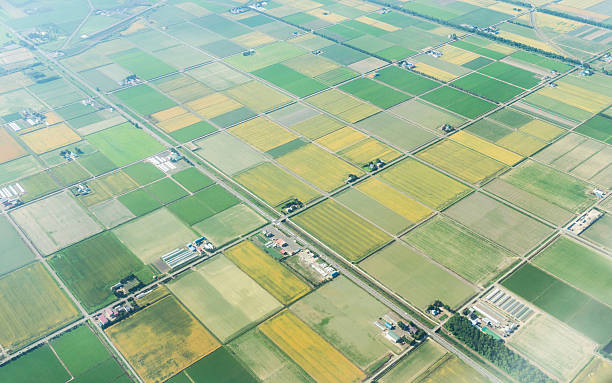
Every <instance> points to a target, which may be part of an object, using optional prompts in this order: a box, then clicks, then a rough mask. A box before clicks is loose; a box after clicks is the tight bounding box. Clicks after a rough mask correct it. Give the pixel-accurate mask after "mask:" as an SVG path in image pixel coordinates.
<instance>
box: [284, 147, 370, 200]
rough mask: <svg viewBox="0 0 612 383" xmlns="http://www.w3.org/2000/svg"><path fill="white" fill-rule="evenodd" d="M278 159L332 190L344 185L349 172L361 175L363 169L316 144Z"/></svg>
mask: <svg viewBox="0 0 612 383" xmlns="http://www.w3.org/2000/svg"><path fill="white" fill-rule="evenodd" d="M277 161H278V162H279V163H280V164H281V165H283V166H285V167H286V168H288V169H289V170H291V171H293V172H294V173H296V174H297V175H299V176H300V177H302V178H304V179H305V180H306V181H308V182H310V183H311V184H313V185H314V186H316V187H318V188H320V189H322V190H324V191H327V192H330V191H332V190H334V189H336V188H338V187H340V186H342V185H343V184H344V183H345V181H346V179H347V177H348V175H349V174H355V175H357V176H361V175H362V174H363V171H361V170H360V169H358V168H356V167H354V166H352V165H350V164H348V163H346V162H344V161H342V160H341V159H339V158H337V157H335V156H334V155H333V154H330V153H329V152H327V151H325V150H323V149H321V148H319V147H317V146H315V145H312V144H310V145H305V146H302V147H301V148H299V149H296V150H294V151H292V152H290V153H288V154H285V155H284V156H281V157H279V158H277Z"/></svg>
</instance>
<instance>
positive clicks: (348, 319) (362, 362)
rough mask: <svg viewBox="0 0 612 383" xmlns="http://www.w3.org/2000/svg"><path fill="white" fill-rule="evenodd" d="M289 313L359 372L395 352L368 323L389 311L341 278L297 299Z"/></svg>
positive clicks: (351, 283)
mask: <svg viewBox="0 0 612 383" xmlns="http://www.w3.org/2000/svg"><path fill="white" fill-rule="evenodd" d="M291 311H293V313H294V314H295V315H297V316H298V317H299V318H300V319H302V320H303V321H304V322H306V324H308V325H309V326H310V327H311V328H312V329H313V330H315V331H316V332H317V333H319V334H320V335H321V336H322V337H323V338H325V339H326V340H327V341H328V342H330V343H331V344H332V345H333V346H335V347H336V348H337V349H338V350H339V351H340V352H342V353H343V354H344V355H346V356H347V357H348V358H349V359H350V360H351V361H352V362H353V363H355V364H356V365H357V366H359V367H360V368H361V369H362V370H366V369H367V368H368V367H370V366H372V365H375V364H376V362H377V361H379V360H381V359H382V358H383V357H384V356H385V355H387V354H388V353H389V352H390V351H395V352H398V351H399V349H398V348H396V347H395V346H394V345H393V344H392V343H390V342H389V341H388V339H385V338H384V337H383V336H382V334H381V331H380V329H379V328H378V327H376V326H374V325H373V324H372V322H373V321H375V320H377V319H378V318H380V317H382V316H383V315H385V314H386V313H387V312H388V311H389V309H388V308H387V307H386V306H385V305H383V304H382V303H380V302H378V301H377V300H376V299H374V298H373V297H372V296H370V295H369V294H368V293H366V292H365V291H364V290H362V289H361V288H359V287H357V285H355V284H353V282H351V281H350V280H348V279H347V278H345V277H338V278H336V279H334V281H333V282H330V283H327V284H325V285H324V286H323V287H321V288H320V289H318V290H316V291H314V292H313V293H311V294H309V295H307V296H306V297H304V298H302V299H300V300H299V301H298V302H296V303H295V304H294V305H293V306H291Z"/></svg>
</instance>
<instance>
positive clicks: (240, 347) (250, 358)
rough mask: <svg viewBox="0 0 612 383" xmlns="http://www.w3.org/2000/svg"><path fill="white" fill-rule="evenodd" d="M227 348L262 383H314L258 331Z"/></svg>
mask: <svg viewBox="0 0 612 383" xmlns="http://www.w3.org/2000/svg"><path fill="white" fill-rule="evenodd" d="M228 347H229V349H230V350H231V351H232V352H234V354H236V355H237V356H238V358H240V360H241V361H242V362H243V363H244V364H246V365H247V367H249V368H250V369H251V371H253V372H254V373H255V375H257V377H258V378H259V379H261V381H262V382H264V383H282V382H295V383H314V380H312V378H311V377H310V376H309V375H308V374H307V373H306V372H304V370H302V369H301V368H300V367H298V365H297V364H295V362H294V361H293V360H291V359H290V358H289V357H288V356H287V355H286V354H285V353H284V352H282V351H281V350H280V349H279V348H278V347H276V345H275V344H274V343H272V341H271V340H270V339H268V337H266V336H265V335H264V334H263V333H262V332H261V331H260V330H259V329H253V330H252V331H249V332H248V333H246V334H244V335H242V336H241V337H239V338H238V339H235V340H234V341H233V342H231V343H230V344H229V345H228Z"/></svg>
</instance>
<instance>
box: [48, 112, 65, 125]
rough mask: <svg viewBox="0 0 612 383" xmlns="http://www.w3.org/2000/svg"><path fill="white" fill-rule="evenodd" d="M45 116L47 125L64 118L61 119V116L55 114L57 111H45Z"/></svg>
mask: <svg viewBox="0 0 612 383" xmlns="http://www.w3.org/2000/svg"><path fill="white" fill-rule="evenodd" d="M45 117H47V118H46V119H45V122H46V123H47V124H48V125H54V124H57V123H58V122H62V121H64V119H63V118H61V117H60V116H59V114H57V113H55V112H47V113H45Z"/></svg>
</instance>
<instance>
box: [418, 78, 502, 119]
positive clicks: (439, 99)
mask: <svg viewBox="0 0 612 383" xmlns="http://www.w3.org/2000/svg"><path fill="white" fill-rule="evenodd" d="M423 99H424V100H426V101H429V102H431V103H432V104H435V105H438V106H440V107H442V108H445V109H448V110H450V111H451V112H455V113H458V114H460V115H462V116H465V117H467V118H476V117H478V116H480V115H481V114H484V113H487V112H489V111H491V110H493V109H495V104H493V103H491V102H489V101H485V100H483V99H481V98H478V97H474V96H472V95H469V94H467V93H464V92H461V91H459V90H457V89H454V88H451V87H448V86H445V87H442V88H438V89H436V90H434V91H431V92H429V93H427V94H426V95H424V96H423Z"/></svg>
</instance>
